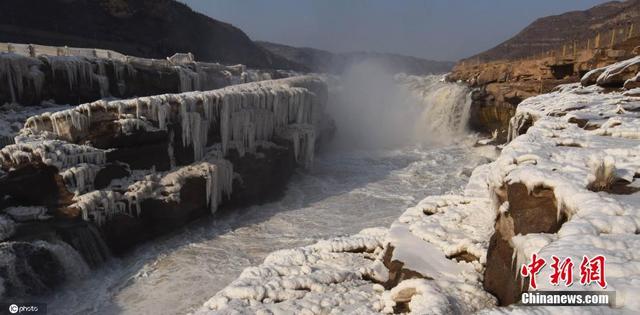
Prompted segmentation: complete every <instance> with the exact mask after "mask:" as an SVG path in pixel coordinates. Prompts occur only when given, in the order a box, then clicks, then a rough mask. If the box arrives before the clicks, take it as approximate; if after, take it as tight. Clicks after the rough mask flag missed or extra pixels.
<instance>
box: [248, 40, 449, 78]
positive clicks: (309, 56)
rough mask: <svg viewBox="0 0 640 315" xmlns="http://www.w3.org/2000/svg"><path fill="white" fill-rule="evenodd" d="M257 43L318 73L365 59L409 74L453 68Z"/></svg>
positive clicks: (399, 58) (413, 60)
mask: <svg viewBox="0 0 640 315" xmlns="http://www.w3.org/2000/svg"><path fill="white" fill-rule="evenodd" d="M256 43H257V44H258V45H260V46H262V47H263V48H265V49H266V50H269V51H270V52H272V53H274V54H276V55H279V56H282V57H284V58H286V59H288V60H290V61H291V62H294V63H298V64H302V65H305V66H307V67H308V68H310V69H311V70H312V71H314V72H328V73H342V72H343V71H344V70H345V69H346V68H347V67H348V66H349V65H351V64H354V63H358V62H362V61H365V60H374V61H376V62H378V63H380V64H381V65H383V66H384V67H385V68H387V69H389V70H390V71H392V72H404V73H408V74H429V73H444V72H448V71H449V70H451V68H452V67H453V63H452V62H448V61H433V60H426V59H421V58H416V57H410V56H402V55H396V54H383V53H370V52H351V53H332V52H329V51H326V50H321V49H315V48H307V47H292V46H287V45H282V44H276V43H270V42H256Z"/></svg>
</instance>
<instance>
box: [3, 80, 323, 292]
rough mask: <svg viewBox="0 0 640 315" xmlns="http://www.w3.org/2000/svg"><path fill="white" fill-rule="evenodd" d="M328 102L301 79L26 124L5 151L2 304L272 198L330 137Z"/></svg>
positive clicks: (120, 104) (131, 102)
mask: <svg viewBox="0 0 640 315" xmlns="http://www.w3.org/2000/svg"><path fill="white" fill-rule="evenodd" d="M327 94H328V91H327V86H326V84H325V83H324V81H322V80H321V79H319V78H317V77H294V78H288V79H282V80H267V81H261V82H255V83H247V84H240V85H233V86H229V87H226V88H223V89H217V90H211V91H207V92H188V93H182V94H163V95H158V96H149V97H142V98H133V99H128V100H113V101H105V100H100V101H96V102H93V103H86V104H82V105H79V106H77V107H74V108H71V109H68V110H64V111H60V112H55V113H48V112H47V113H44V114H41V115H36V116H33V117H30V118H29V119H28V120H27V122H26V123H25V127H24V129H23V130H22V131H21V132H20V135H19V136H18V137H17V138H16V140H17V141H16V142H17V143H16V144H13V145H9V146H6V147H5V148H3V149H2V150H0V191H2V195H3V197H2V199H1V200H0V209H1V210H0V241H1V243H0V251H4V252H6V254H7V257H12V258H11V259H8V260H2V261H1V262H0V278H2V279H3V281H2V282H0V284H2V285H0V289H1V290H0V294H3V295H6V296H21V295H24V294H40V293H43V292H46V291H48V290H50V289H51V288H53V287H54V286H56V285H58V284H59V283H60V282H61V281H63V280H65V279H68V278H69V277H70V275H68V274H67V273H71V272H73V271H74V270H77V269H79V268H85V269H86V268H87V267H86V266H87V265H88V266H90V267H95V266H97V265H99V264H100V263H101V262H102V261H103V260H105V259H106V257H107V256H108V253H109V251H111V252H114V253H116V254H118V253H122V252H124V251H126V250H127V249H129V248H131V247H132V246H135V245H136V244H138V243H139V242H141V241H144V240H148V239H150V238H152V237H154V236H157V235H161V234H164V233H167V232H168V231H171V230H173V229H175V228H177V227H180V226H183V225H184V224H185V223H187V222H189V221H191V220H194V219H196V218H198V217H201V216H203V215H206V214H214V213H216V212H217V211H218V209H219V208H224V209H231V208H233V207H237V206H243V205H247V204H252V203H259V202H264V201H266V200H270V198H274V197H277V196H278V194H279V193H281V192H282V190H283V189H284V186H285V184H286V182H287V179H288V178H289V176H290V175H291V174H292V172H293V170H294V168H295V167H296V165H300V166H302V167H308V166H310V163H311V161H312V160H313V156H314V151H315V149H316V143H317V141H316V140H319V139H320V138H321V137H323V136H324V135H325V134H326V133H325V126H331V125H330V124H326V117H325V115H324V107H325V104H326V101H327ZM318 142H319V141H318ZM103 240H104V241H103ZM60 256H64V257H71V256H73V257H74V259H73V261H70V260H69V259H64V258H61V257H60ZM79 266H80V267H79ZM82 266H84V267H82ZM20 268H22V269H20Z"/></svg>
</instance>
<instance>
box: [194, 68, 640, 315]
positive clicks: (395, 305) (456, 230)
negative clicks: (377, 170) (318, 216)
mask: <svg viewBox="0 0 640 315" xmlns="http://www.w3.org/2000/svg"><path fill="white" fill-rule="evenodd" d="M614 68H615V67H613V68H611V69H614ZM618 68H620V67H618ZM612 72H613V71H602V72H601V73H605V75H608V74H610V73H612ZM608 82H609V81H608ZM631 95H633V93H629V92H623V91H614V92H611V91H605V90H604V89H603V88H600V87H598V86H590V87H582V86H580V85H578V84H574V85H567V86H563V87H561V88H559V89H558V91H556V92H553V93H550V94H545V95H540V96H537V97H533V98H530V99H527V100H525V101H524V102H523V103H522V104H520V105H519V107H518V111H517V114H516V117H515V118H514V119H513V120H512V124H513V125H514V126H513V129H514V130H513V131H512V132H516V131H518V130H521V128H518V127H522V126H519V125H518V124H519V123H522V122H523V121H527V120H530V121H533V122H534V124H533V126H532V127H530V128H529V129H528V131H527V133H526V134H524V135H521V136H519V137H515V139H514V140H513V141H512V142H511V143H509V144H508V145H506V146H505V147H504V149H503V151H502V153H501V155H500V156H499V158H498V159H497V160H496V161H494V162H492V163H490V164H487V165H483V166H480V167H477V168H476V169H475V170H474V172H473V174H472V176H471V179H470V181H469V183H468V185H467V187H466V189H465V190H464V191H463V192H462V193H460V194H458V195H443V196H431V197H427V198H426V199H424V200H423V201H421V202H420V203H418V205H416V206H414V207H410V208H408V209H407V210H406V211H405V212H404V213H403V214H402V215H401V216H400V217H399V218H398V219H397V220H396V221H394V222H393V223H392V224H391V227H390V228H388V229H383V228H377V229H366V230H363V231H362V232H360V233H359V234H355V235H352V236H347V237H339V238H333V239H329V240H326V241H320V242H318V243H316V244H314V245H310V246H305V247H300V248H296V249H288V250H281V251H277V252H274V253H272V254H270V255H269V256H267V258H266V259H265V260H264V262H263V263H262V264H261V265H259V266H257V267H250V268H247V269H245V271H244V272H243V273H242V274H241V275H240V277H239V278H238V279H236V280H235V281H234V282H232V283H231V284H230V285H229V286H227V287H226V288H224V289H222V290H221V291H219V292H218V293H217V294H215V296H213V297H212V298H211V299H210V300H209V301H208V302H206V303H205V304H204V305H203V306H202V308H201V309H200V310H198V311H197V313H202V314H208V313H214V314H247V313H257V314H343V313H359V314H363V313H393V312H405V311H410V312H411V313H414V314H451V313H472V312H476V311H480V312H482V313H536V314H558V313H567V314H585V313H588V314H589V313H590V314H604V313H638V312H640V301H639V300H638V299H637V297H638V296H640V254H639V253H640V235H638V231H639V230H640V228H639V227H640V192H639V191H640V181H639V180H637V178H638V177H640V176H638V174H640V119H639V118H640V117H639V115H640V97H637V96H636V97H634V96H631ZM514 136H516V135H515V134H514ZM514 183H522V184H524V185H526V187H527V188H528V189H529V191H533V189H534V188H539V187H544V188H546V189H550V190H552V191H553V194H554V197H555V200H556V204H557V208H558V209H557V211H558V217H560V216H565V217H566V218H567V221H566V222H565V223H564V224H563V225H562V227H561V228H560V229H559V231H558V232H557V233H554V234H542V233H530V234H526V235H518V236H516V237H514V238H513V240H512V246H514V248H515V252H514V259H515V260H516V266H519V265H520V264H522V263H528V259H529V257H531V256H530V255H531V254H532V253H534V252H537V253H538V254H539V255H540V256H542V257H547V258H549V257H551V255H555V256H558V257H571V258H572V259H573V261H574V262H576V265H578V264H579V262H580V261H581V260H582V257H583V255H586V256H588V257H593V256H596V255H604V256H605V257H606V279H607V283H608V286H607V287H606V290H608V291H615V293H616V299H615V304H614V305H613V308H609V307H582V308H581V307H533V306H509V307H496V300H495V298H494V297H493V296H491V295H490V294H489V293H487V292H485V291H484V290H483V287H482V281H483V279H482V278H483V271H484V265H485V263H486V259H487V258H486V257H487V256H486V254H487V249H488V244H489V238H490V237H491V235H492V234H493V232H494V224H495V218H496V216H497V215H498V214H499V213H505V212H508V211H509V203H508V200H507V201H506V202H504V203H501V201H500V198H498V196H497V195H496V194H497V192H499V191H500V190H501V189H503V188H504V187H505V186H506V185H511V184H514ZM389 256H391V257H389ZM394 260H396V261H398V262H400V263H402V264H401V265H400V268H404V269H407V270H408V271H410V272H411V274H412V276H411V278H412V279H406V280H403V279H400V282H399V283H393V282H392V281H391V280H392V278H393V277H395V275H394V274H395V273H397V272H398V270H397V268H395V269H394V267H393V266H392V265H393V264H389V262H390V261H394ZM385 265H386V266H385ZM576 268H577V267H576ZM550 273H551V268H546V269H543V271H542V272H541V273H540V274H539V275H538V279H544V280H539V281H538V288H537V290H558V289H561V290H599V289H598V287H597V286H595V287H594V286H583V285H580V284H579V278H580V272H579V271H574V273H573V278H574V282H576V283H577V284H574V285H573V286H571V287H569V288H562V287H560V288H559V287H555V286H552V285H551V284H550V282H549V281H548V278H549V276H550ZM515 276H516V275H515V274H514V278H515ZM383 284H384V286H383Z"/></svg>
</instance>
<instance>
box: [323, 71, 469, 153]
mask: <svg viewBox="0 0 640 315" xmlns="http://www.w3.org/2000/svg"><path fill="white" fill-rule="evenodd" d="M334 81H335V85H336V86H334V87H332V89H330V93H331V95H330V101H329V106H328V108H327V110H328V112H329V113H330V115H331V116H332V117H334V118H335V121H336V125H337V134H336V136H337V137H336V144H335V145H337V146H343V147H345V148H353V147H354V146H356V147H359V148H361V149H391V148H400V147H404V146H407V145H415V144H427V145H431V144H447V143H451V142H454V141H456V140H457V139H459V138H460V137H462V136H464V134H465V131H466V126H467V122H468V119H469V109H470V106H471V96H470V91H469V89H468V88H467V87H465V86H463V85H461V84H456V83H449V82H445V81H444V80H443V77H442V76H435V75H428V76H407V75H404V74H399V75H395V76H394V75H391V74H389V73H386V72H385V70H384V69H382V68H380V67H379V66H378V65H376V64H375V63H368V62H365V63H361V64H357V65H354V66H353V67H351V68H350V69H349V70H348V71H346V72H345V73H344V74H343V75H342V76H341V77H340V78H337V79H336V80H334Z"/></svg>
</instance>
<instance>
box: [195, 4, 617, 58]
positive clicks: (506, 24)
mask: <svg viewBox="0 0 640 315" xmlns="http://www.w3.org/2000/svg"><path fill="white" fill-rule="evenodd" d="M182 2H185V3H187V4H189V6H191V8H193V9H194V10H196V11H200V12H202V13H205V14H207V15H209V16H211V17H213V18H215V19H218V20H222V21H225V22H228V23H231V24H233V25H235V26H237V27H239V28H241V29H242V30H243V31H245V32H246V33H247V34H248V35H249V37H251V38H252V39H254V40H266V41H272V42H277V43H282V44H288V45H293V46H306V47H314V48H320V49H326V50H331V51H337V52H340V51H376V52H391V53H399V54H405V55H412V56H417V57H424V58H430V59H436V60H457V59H460V58H464V57H467V56H470V55H473V54H475V53H477V52H480V51H483V50H486V49H488V48H491V47H493V46H495V45H496V44H498V43H500V42H502V41H504V40H506V39H508V38H509V37H511V36H513V35H515V34H516V33H518V32H519V31H520V30H521V29H522V28H524V27H525V26H527V25H528V24H529V23H531V22H533V21H534V20H535V19H536V18H537V17H541V16H547V15H552V14H560V13H563V12H566V11H572V10H582V9H587V8H589V7H592V6H593V5H596V4H599V3H603V2H605V1H602V0H529V1H524V0H369V1H364V0H360V1H349V0H182Z"/></svg>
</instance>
